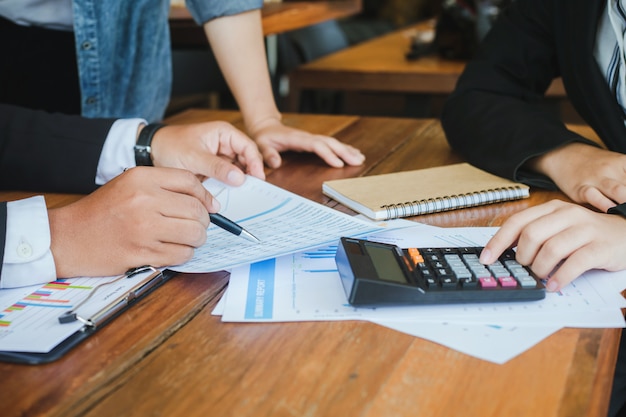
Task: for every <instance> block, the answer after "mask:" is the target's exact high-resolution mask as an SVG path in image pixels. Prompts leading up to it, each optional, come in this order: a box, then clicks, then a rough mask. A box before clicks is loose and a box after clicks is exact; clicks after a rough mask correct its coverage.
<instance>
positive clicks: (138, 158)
mask: <svg viewBox="0 0 626 417" xmlns="http://www.w3.org/2000/svg"><path fill="white" fill-rule="evenodd" d="M164 126H165V125H164V124H161V123H151V124H149V125H147V126H146V127H144V128H143V129H141V132H139V138H138V139H137V143H136V144H135V163H136V164H137V166H148V167H151V166H153V165H154V164H153V163H152V156H151V153H152V147H151V146H150V145H151V144H152V138H153V137H154V134H155V133H156V132H157V130H159V129H160V128H162V127H164Z"/></svg>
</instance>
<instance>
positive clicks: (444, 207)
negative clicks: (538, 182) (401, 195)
mask: <svg viewBox="0 0 626 417" xmlns="http://www.w3.org/2000/svg"><path fill="white" fill-rule="evenodd" d="M527 195H528V191H527V189H525V188H522V187H518V186H511V187H502V188H497V189H488V190H482V191H477V192H473V193H467V194H458V195H449V196H445V197H437V198H428V199H425V200H414V201H409V202H405V203H396V204H386V205H384V206H381V207H380V208H381V209H383V210H386V212H387V218H388V219H396V218H400V217H411V216H420V215H422V214H430V213H438V212H441V211H449V210H455V209H460V208H466V207H475V206H481V205H484V204H490V203H498V202H500V201H510V200H519V199H522V198H524V197H526V196H527Z"/></svg>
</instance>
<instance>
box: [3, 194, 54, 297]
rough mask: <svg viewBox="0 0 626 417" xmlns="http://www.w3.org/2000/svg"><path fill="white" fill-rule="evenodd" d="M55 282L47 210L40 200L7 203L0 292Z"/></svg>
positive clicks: (36, 198) (38, 197)
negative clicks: (0, 289)
mask: <svg viewBox="0 0 626 417" xmlns="http://www.w3.org/2000/svg"><path fill="white" fill-rule="evenodd" d="M55 279H56V268H55V265H54V258H53V257H52V252H51V251H50V226H49V223H48V210H47V208H46V202H45V200H44V198H43V196H35V197H31V198H27V199H24V200H18V201H10V202H8V203H7V228H6V242H5V246H4V259H3V261H2V276H1V277H0V288H14V287H22V286H25V285H36V284H43V283H46V282H50V281H54V280H55Z"/></svg>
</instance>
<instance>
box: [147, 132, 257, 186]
mask: <svg viewBox="0 0 626 417" xmlns="http://www.w3.org/2000/svg"><path fill="white" fill-rule="evenodd" d="M152 159H153V163H154V165H155V166H157V167H170V168H183V169H186V170H189V171H191V172H193V173H194V174H196V175H198V177H199V178H200V179H201V180H204V179H206V178H209V177H210V178H216V179H218V180H220V181H222V182H224V183H226V184H229V185H235V186H237V185H241V184H243V182H244V180H245V175H244V172H245V173H247V174H250V175H253V176H255V177H257V178H261V179H265V172H264V171H263V159H262V157H261V154H260V153H259V149H258V148H257V146H256V144H255V143H254V142H253V141H252V140H251V139H250V138H249V137H247V136H246V135H245V134H244V133H242V132H241V131H240V130H238V129H236V128H235V127H234V126H232V125H231V124H229V123H226V122H206V123H196V124H191V125H168V126H165V127H163V128H161V129H159V130H158V131H157V132H156V133H155V135H154V138H153V139H152Z"/></svg>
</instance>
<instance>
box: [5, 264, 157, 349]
mask: <svg viewBox="0 0 626 417" xmlns="http://www.w3.org/2000/svg"><path fill="white" fill-rule="evenodd" d="M146 274H147V273H146ZM146 274H137V275H136V276H133V278H132V279H123V280H120V279H119V278H120V277H92V278H71V279H58V280H56V281H53V282H49V283H47V284H42V285H35V286H30V287H23V288H14V289H3V290H2V291H0V351H9V352H30V353H47V352H49V351H50V350H52V349H53V348H54V347H55V346H57V345H58V344H59V343H60V342H62V341H63V340H65V339H66V338H68V337H69V336H71V335H72V334H74V333H75V332H76V331H78V330H80V329H81V328H82V327H83V326H84V325H83V323H81V322H80V321H74V322H70V323H64V324H61V323H60V322H59V316H61V315H62V314H63V313H65V312H66V311H69V310H72V309H74V308H78V311H77V312H78V313H81V314H84V315H86V316H89V315H91V314H93V313H95V312H96V311H99V310H100V309H101V308H103V307H105V306H106V305H108V304H109V303H111V300H114V299H116V298H117V297H119V296H120V295H123V294H125V293H127V292H128V291H129V290H130V289H131V288H132V287H133V286H134V285H135V284H136V283H137V282H139V281H141V279H142V278H143V277H144V276H146ZM109 283H110V284H113V283H114V284H115V285H107V286H104V285H106V284H109ZM103 286H104V287H103ZM102 287H103V288H104V289H103V290H100V288H102ZM87 297H90V298H89V302H88V303H87V304H85V305H84V306H80V307H77V306H78V304H79V303H81V302H82V301H83V300H85V299H87Z"/></svg>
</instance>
